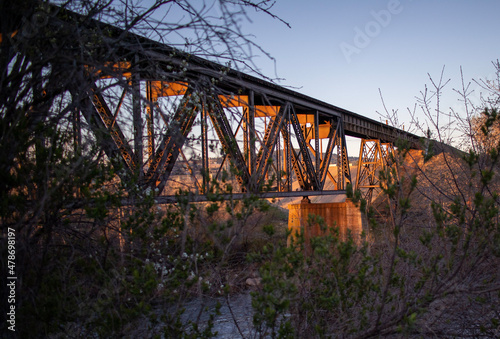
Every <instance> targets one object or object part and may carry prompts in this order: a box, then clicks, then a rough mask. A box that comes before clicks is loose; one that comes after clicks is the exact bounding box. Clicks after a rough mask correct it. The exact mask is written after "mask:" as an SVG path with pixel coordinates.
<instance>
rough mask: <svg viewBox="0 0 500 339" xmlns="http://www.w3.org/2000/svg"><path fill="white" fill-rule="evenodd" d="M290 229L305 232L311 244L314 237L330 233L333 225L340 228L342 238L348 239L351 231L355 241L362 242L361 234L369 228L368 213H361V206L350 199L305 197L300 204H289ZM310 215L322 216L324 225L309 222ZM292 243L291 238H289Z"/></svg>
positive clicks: (305, 237) (305, 236) (307, 241)
mask: <svg viewBox="0 0 500 339" xmlns="http://www.w3.org/2000/svg"><path fill="white" fill-rule="evenodd" d="M288 210H289V214H288V229H289V230H290V231H291V232H292V234H291V236H294V235H296V234H297V233H296V232H299V233H300V232H302V231H303V232H304V240H305V242H306V246H307V244H309V240H310V239H311V238H312V237H317V236H321V235H325V234H328V232H329V230H330V229H331V228H332V227H338V228H339V236H340V239H342V240H346V239H347V235H348V232H349V231H350V232H351V234H352V236H353V238H354V240H355V242H356V243H358V244H359V243H360V242H361V240H362V239H361V234H362V232H363V231H365V233H366V231H367V230H368V221H367V219H366V215H364V214H363V213H361V211H360V209H359V206H356V205H355V204H354V203H353V202H352V201H351V200H350V199H346V200H345V201H344V202H334V203H319V204H315V203H311V202H310V201H309V199H307V197H305V198H304V199H303V200H302V202H301V203H300V204H290V205H288ZM309 215H316V216H320V217H321V218H323V220H324V222H325V223H324V225H320V224H318V223H317V222H313V223H311V224H309V223H308V218H309ZM289 243H290V239H289Z"/></svg>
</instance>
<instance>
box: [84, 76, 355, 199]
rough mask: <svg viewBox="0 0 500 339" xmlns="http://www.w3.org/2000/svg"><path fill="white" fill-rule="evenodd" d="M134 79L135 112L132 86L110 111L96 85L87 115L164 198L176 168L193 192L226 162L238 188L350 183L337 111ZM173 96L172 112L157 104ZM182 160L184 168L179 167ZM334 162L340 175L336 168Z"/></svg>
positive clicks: (107, 146)
mask: <svg viewBox="0 0 500 339" xmlns="http://www.w3.org/2000/svg"><path fill="white" fill-rule="evenodd" d="M132 77H133V74H132ZM129 83H130V84H131V86H130V87H129V90H130V91H131V92H133V94H132V99H131V102H132V105H130V107H132V112H127V111H126V108H124V106H126V105H122V104H123V101H124V97H125V93H126V91H127V89H125V90H123V93H122V94H121V96H119V97H120V98H119V100H118V102H117V103H114V107H113V110H114V112H113V110H112V109H111V108H110V107H111V104H108V103H107V100H106V98H107V96H106V95H104V94H103V92H104V91H105V90H102V89H100V88H98V84H96V85H95V86H94V87H93V90H92V92H91V93H90V94H89V99H88V101H89V105H88V106H91V107H90V109H88V110H87V111H86V112H83V111H82V113H84V116H85V117H86V119H87V121H88V122H89V124H88V126H89V127H90V129H91V130H92V131H93V132H94V133H95V134H96V135H98V136H99V135H103V131H105V133H104V134H105V135H107V138H101V140H103V142H102V147H103V150H104V151H105V153H106V154H107V156H108V157H110V158H118V159H120V161H121V163H122V164H123V167H124V168H125V169H126V170H128V172H129V174H134V175H138V177H139V179H140V181H139V182H140V183H142V184H143V185H144V186H149V187H152V188H157V189H158V191H159V192H161V193H163V195H173V194H174V193H175V192H174V191H172V189H171V185H169V180H170V179H171V177H172V173H173V172H175V173H177V174H176V176H182V175H189V176H190V177H191V178H190V180H188V178H184V179H183V180H184V182H187V181H191V182H194V183H196V185H195V187H192V190H194V191H196V192H197V193H202V194H203V193H207V192H208V191H209V186H210V184H211V181H210V178H213V177H214V175H215V172H217V175H216V176H215V178H216V179H218V178H219V175H218V174H219V173H220V170H221V168H222V167H223V166H224V164H229V166H230V167H231V168H232V170H231V171H232V173H233V174H234V177H235V179H236V181H237V183H238V185H237V186H238V187H236V188H234V192H235V193H237V192H242V193H244V192H250V193H262V192H265V191H275V192H292V191H305V192H307V191H310V192H311V191H321V190H324V189H326V188H325V187H326V183H327V179H329V180H330V181H331V182H332V184H333V185H332V186H329V188H328V190H331V189H332V188H333V189H334V190H344V189H345V183H346V182H350V181H351V175H350V171H349V163H348V158H347V148H346V141H345V134H344V130H343V125H342V118H341V117H340V116H331V115H328V114H325V113H322V112H319V111H313V112H310V111H303V110H302V109H301V108H300V107H297V105H295V104H293V103H291V102H287V101H277V100H275V99H274V98H272V97H271V98H270V97H268V96H265V95H262V94H256V93H255V92H253V91H248V92H247V93H246V94H247V95H239V96H235V95H234V94H228V93H224V94H214V93H212V94H207V93H205V92H204V91H202V90H199V89H197V88H199V87H200V86H198V87H197V85H199V84H195V85H196V86H195V85H193V86H191V85H190V84H189V83H187V82H161V81H156V80H145V81H141V82H135V83H132V82H129ZM141 89H143V90H144V93H142V92H141ZM240 92H241V91H240ZM172 97H175V98H177V99H176V100H177V104H176V105H172V106H171V107H169V110H162V109H160V107H159V104H158V102H159V100H160V99H161V98H172ZM256 97H257V98H258V100H259V102H258V103H259V104H258V105H256V104H255V98H256ZM141 100H142V104H141ZM137 102H139V104H138V103H137ZM120 114H129V115H130V116H131V119H130V121H132V128H131V127H130V126H128V129H129V130H133V131H132V132H129V133H128V135H127V133H124V132H123V131H122V130H123V128H125V129H126V128H127V126H125V127H123V126H121V125H123V124H124V123H123V121H124V120H125V119H121V121H119V119H117V118H118V116H119V115H120ZM143 116H144V118H145V121H146V126H145V129H146V131H144V128H143V126H142V122H143ZM236 122H238V123H236ZM125 125H126V124H125ZM194 126H195V127H194ZM144 132H146V133H144ZM210 133H211V134H210ZM127 136H128V138H127ZM214 137H216V140H215V145H216V146H217V147H219V148H221V149H222V151H223V154H224V156H223V161H222V164H220V166H219V169H218V170H216V169H215V168H214V166H213V164H211V162H213V161H212V159H214V158H216V157H217V152H216V150H214V149H212V148H211V146H210V145H209V143H212V144H214V140H213V138H214ZM189 138H191V139H195V143H197V144H200V147H198V149H197V150H198V154H197V155H194V156H193V154H194V153H196V152H194V151H192V148H189V147H191V146H189V147H187V146H186V143H187V141H186V140H188V139H189ZM143 140H145V142H146V145H145V146H144V147H143ZM191 143H192V140H191ZM323 145H325V146H326V147H325V149H324V152H323ZM185 146H186V147H187V148H186V150H184V148H185ZM186 154H188V155H189V154H191V156H188V155H186ZM179 155H181V157H179ZM226 159H227V160H228V161H226ZM178 162H181V163H182V168H181V169H180V170H179V168H178V169H177V170H175V171H174V169H175V168H176V164H177V163H178ZM332 166H334V167H336V168H335V170H336V172H337V173H336V175H335V173H333V174H332V172H331V170H332ZM188 172H189V173H188ZM200 183H202V184H200ZM294 183H298V185H297V184H295V185H294ZM304 194H307V193H304Z"/></svg>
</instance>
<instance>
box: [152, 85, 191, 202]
mask: <svg viewBox="0 0 500 339" xmlns="http://www.w3.org/2000/svg"><path fill="white" fill-rule="evenodd" d="M192 97H193V95H192V90H188V91H187V92H186V94H185V95H184V97H183V98H182V100H181V103H180V105H179V107H178V108H177V110H176V111H175V114H174V117H173V118H172V120H171V122H170V124H169V125H168V128H167V132H166V133H165V135H164V136H163V138H162V141H161V143H160V145H158V149H157V150H156V152H155V155H154V158H153V159H152V161H151V166H150V167H149V168H148V171H147V173H146V176H145V179H146V180H147V182H149V184H150V185H153V186H156V187H157V188H158V190H159V193H160V194H161V192H162V191H163V189H164V188H165V184H166V182H167V180H168V178H169V176H170V173H171V172H172V169H173V168H174V165H175V161H176V160H177V158H178V157H179V152H180V149H181V148H182V146H183V145H184V143H185V141H186V137H187V135H188V134H189V132H190V131H191V128H192V126H193V122H194V120H195V118H196V104H195V103H193V102H192V100H191V99H193V98H192Z"/></svg>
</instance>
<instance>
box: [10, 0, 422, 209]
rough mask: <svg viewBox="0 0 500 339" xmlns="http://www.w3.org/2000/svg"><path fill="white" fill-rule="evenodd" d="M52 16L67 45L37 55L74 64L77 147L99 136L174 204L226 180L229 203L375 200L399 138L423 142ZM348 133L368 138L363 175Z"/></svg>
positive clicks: (121, 34)
mask: <svg viewBox="0 0 500 339" xmlns="http://www.w3.org/2000/svg"><path fill="white" fill-rule="evenodd" d="M52 10H53V11H54V13H53V14H51V15H52V17H51V20H50V21H48V22H49V25H52V27H51V29H52V30H54V31H58V30H60V28H59V27H60V26H61V25H60V24H58V22H61V21H64V24H65V26H64V27H65V30H64V31H61V33H60V39H61V40H62V39H63V38H64V39H65V40H64V43H60V45H63V44H64V46H59V47H58V46H55V47H54V46H52V47H51V46H50V44H48V45H49V46H48V48H47V50H46V51H43V50H42V51H40V53H41V56H40V57H43V56H44V55H43V54H44V53H46V54H47V57H48V59H49V60H51V59H50V58H52V59H55V57H54V53H55V52H54V51H58V50H64V53H66V54H65V55H57V56H56V57H57V58H59V59H58V60H62V63H64V62H66V63H68V62H70V63H72V65H76V66H77V67H79V72H78V76H77V77H76V79H75V81H74V82H73V84H72V85H70V86H68V88H67V92H68V93H69V97H70V98H71V100H72V107H74V112H73V114H72V121H71V124H72V129H73V131H74V139H75V145H76V146H78V145H80V144H82V143H83V142H84V141H85V140H84V139H85V138H94V139H96V140H97V141H98V143H99V145H100V147H101V148H102V151H103V152H104V153H105V154H106V155H107V157H108V158H109V159H112V160H113V161H114V162H115V163H117V164H118V165H119V167H120V168H121V170H120V171H119V174H120V175H121V177H122V179H123V180H127V178H129V177H130V175H135V176H137V177H138V178H139V182H140V184H141V185H142V187H143V188H144V189H148V188H150V189H154V190H155V191H156V192H157V194H156V195H157V201H158V202H169V201H174V200H175V193H176V191H177V190H178V189H182V190H183V191H184V192H186V191H190V192H193V193H196V194H193V197H194V198H193V199H197V200H203V199H206V198H207V195H209V194H211V193H212V191H213V187H214V185H215V184H217V183H220V182H222V181H224V178H225V177H227V176H228V175H229V176H232V177H233V178H234V179H235V185H226V186H225V193H231V194H232V195H233V196H234V197H238V196H244V195H248V194H255V195H260V196H263V197H289V196H314V195H331V194H344V193H345V189H346V185H347V183H352V184H353V185H354V186H355V187H356V188H360V189H363V190H364V192H365V194H366V196H367V197H368V198H370V197H371V194H372V192H373V190H374V189H375V188H377V187H378V184H377V182H376V181H377V176H376V172H377V169H378V168H380V166H384V159H387V155H388V154H389V153H390V152H391V151H392V149H393V148H392V147H393V146H392V145H393V144H394V143H395V142H396V141H397V140H400V139H402V140H406V141H407V142H408V143H409V145H410V147H412V148H417V147H418V143H419V139H420V138H419V137H418V136H416V135H414V134H411V133H409V132H406V131H403V130H400V129H398V128H395V127H392V126H389V125H387V124H384V123H382V122H379V121H375V120H373V119H370V118H368V117H365V116H363V115H362V114H358V113H354V112H351V111H348V110H346V109H342V108H339V107H337V106H334V105H332V104H329V103H325V102H323V101H320V100H317V99H315V98H312V97H309V96H306V95H304V94H302V93H299V92H297V91H294V90H292V89H289V88H285V87H282V86H279V85H277V84H275V83H273V82H271V81H267V80H263V79H261V78H258V77H255V76H252V75H248V74H245V73H242V72H240V71H237V70H235V69H231V68H230V67H228V66H226V65H221V64H218V63H215V62H212V61H209V60H206V59H203V58H200V57H197V56H194V55H190V54H188V53H185V52H182V51H179V50H177V49H175V48H172V47H170V46H168V45H165V44H163V43H160V42H158V41H155V40H151V39H148V38H145V37H143V36H139V35H136V34H133V33H131V32H127V31H123V30H121V29H119V28H116V27H114V26H110V25H108V24H105V23H102V22H99V21H96V20H93V19H89V18H83V19H82V18H81V17H80V16H79V15H77V14H74V13H71V12H67V11H64V12H63V13H61V12H58V10H56V9H52ZM71 25H73V26H74V27H71ZM15 34H16V32H13V33H12V34H11V37H12V36H15ZM76 34H78V36H76ZM6 38H8V37H6ZM57 39H59V36H57ZM57 39H56V40H57ZM52 44H54V42H52ZM55 44H56V45H57V44H59V42H58V41H56V42H55ZM103 51H105V52H103ZM72 53H73V54H72ZM49 56H50V58H49ZM68 60H70V61H68ZM59 66H60V65H59V64H56V63H54V64H53V65H51V67H54V68H56V67H59ZM346 136H352V137H356V138H360V139H361V149H360V153H359V161H358V166H357V171H356V172H357V173H356V174H354V173H351V170H350V166H349V157H348V153H347V146H346ZM220 150H221V151H222V152H220ZM225 168H227V170H225ZM354 178H356V180H355V182H353V181H354V180H353V179H354ZM327 183H328V184H327ZM327 188H328V189H327Z"/></svg>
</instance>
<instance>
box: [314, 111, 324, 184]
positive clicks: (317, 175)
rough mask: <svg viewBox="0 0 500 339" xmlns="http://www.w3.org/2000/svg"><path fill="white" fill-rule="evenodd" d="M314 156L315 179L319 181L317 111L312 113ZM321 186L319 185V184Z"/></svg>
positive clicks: (319, 160) (319, 162)
mask: <svg viewBox="0 0 500 339" xmlns="http://www.w3.org/2000/svg"><path fill="white" fill-rule="evenodd" d="M314 154H315V156H314V158H315V160H316V180H317V181H318V182H320V175H321V174H320V167H321V157H320V154H321V152H320V150H319V112H318V111H316V112H315V113H314ZM320 186H321V185H320ZM321 189H322V187H321Z"/></svg>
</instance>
